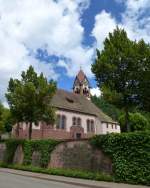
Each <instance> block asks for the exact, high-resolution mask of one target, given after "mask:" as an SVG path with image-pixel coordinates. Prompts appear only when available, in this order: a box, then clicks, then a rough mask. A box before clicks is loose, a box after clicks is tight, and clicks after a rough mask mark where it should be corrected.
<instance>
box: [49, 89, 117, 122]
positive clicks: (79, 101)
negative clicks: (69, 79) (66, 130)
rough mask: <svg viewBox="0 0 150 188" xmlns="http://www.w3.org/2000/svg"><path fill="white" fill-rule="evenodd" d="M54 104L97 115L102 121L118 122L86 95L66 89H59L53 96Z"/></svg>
mask: <svg viewBox="0 0 150 188" xmlns="http://www.w3.org/2000/svg"><path fill="white" fill-rule="evenodd" d="M52 106H53V107H56V108H59V109H64V110H69V111H74V112H78V113H79V112H80V113H83V114H89V115H93V116H97V117H98V118H99V119H100V121H102V122H112V123H116V122H114V121H113V120H112V119H111V118H110V117H109V116H107V115H106V114H104V113H103V112H102V111H101V110H100V109H99V108H98V107H96V106H95V104H93V103H92V102H91V101H90V100H88V99H86V98H85V97H84V96H82V95H79V94H75V93H72V92H68V91H65V90H61V89H58V90H57V91H56V93H55V95H54V97H53V98H52Z"/></svg>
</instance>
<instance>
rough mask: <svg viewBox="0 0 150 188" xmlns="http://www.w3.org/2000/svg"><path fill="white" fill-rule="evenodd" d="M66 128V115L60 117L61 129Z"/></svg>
mask: <svg viewBox="0 0 150 188" xmlns="http://www.w3.org/2000/svg"><path fill="white" fill-rule="evenodd" d="M65 128H66V116H64V115H63V116H62V119H61V129H65Z"/></svg>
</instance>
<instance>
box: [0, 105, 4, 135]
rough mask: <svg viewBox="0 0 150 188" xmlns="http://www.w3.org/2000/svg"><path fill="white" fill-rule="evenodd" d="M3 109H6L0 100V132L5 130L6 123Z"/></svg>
mask: <svg viewBox="0 0 150 188" xmlns="http://www.w3.org/2000/svg"><path fill="white" fill-rule="evenodd" d="M3 110H4V107H3V105H2V103H1V102H0V134H1V133H2V132H3V130H4V125H3Z"/></svg>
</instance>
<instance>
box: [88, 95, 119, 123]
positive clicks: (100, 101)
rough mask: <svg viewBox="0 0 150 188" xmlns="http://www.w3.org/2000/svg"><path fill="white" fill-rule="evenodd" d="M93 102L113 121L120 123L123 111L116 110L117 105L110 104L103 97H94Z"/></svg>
mask: <svg viewBox="0 0 150 188" xmlns="http://www.w3.org/2000/svg"><path fill="white" fill-rule="evenodd" d="M91 100H92V102H93V103H94V104H95V105H96V106H97V107H98V108H100V109H101V110H102V111H103V112H104V113H106V114H107V115H108V116H110V117H111V118H112V119H113V120H115V121H118V120H119V116H120V115H121V114H122V111H121V110H120V109H118V108H116V106H115V105H113V104H110V103H108V102H107V101H106V100H105V99H104V98H103V97H96V96H93V97H92V98H91Z"/></svg>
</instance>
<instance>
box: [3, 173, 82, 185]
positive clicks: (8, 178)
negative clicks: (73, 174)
mask: <svg viewBox="0 0 150 188" xmlns="http://www.w3.org/2000/svg"><path fill="white" fill-rule="evenodd" d="M0 188H81V187H80V186H74V185H70V184H65V183H58V182H54V181H47V180H41V179H36V178H30V177H25V176H19V175H14V174H9V173H8V174H7V173H2V172H0ZM82 188H83V187H82Z"/></svg>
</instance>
